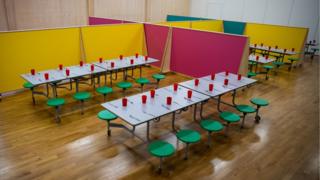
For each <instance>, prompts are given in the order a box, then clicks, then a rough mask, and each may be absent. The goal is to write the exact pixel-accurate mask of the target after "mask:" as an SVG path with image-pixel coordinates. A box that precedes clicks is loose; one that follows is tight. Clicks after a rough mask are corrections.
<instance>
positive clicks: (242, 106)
mask: <svg viewBox="0 0 320 180" xmlns="http://www.w3.org/2000/svg"><path fill="white" fill-rule="evenodd" d="M236 109H237V110H238V111H240V112H242V113H243V119H242V123H241V127H240V128H241V129H242V128H243V127H244V121H245V118H246V115H247V114H248V113H254V112H256V109H255V108H253V107H252V106H249V105H245V104H240V105H237V106H236Z"/></svg>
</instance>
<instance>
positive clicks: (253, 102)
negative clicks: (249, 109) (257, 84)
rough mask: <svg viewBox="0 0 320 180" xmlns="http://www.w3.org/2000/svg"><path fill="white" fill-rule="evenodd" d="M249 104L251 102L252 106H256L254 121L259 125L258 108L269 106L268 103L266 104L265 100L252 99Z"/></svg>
mask: <svg viewBox="0 0 320 180" xmlns="http://www.w3.org/2000/svg"><path fill="white" fill-rule="evenodd" d="M250 102H251V103H252V104H254V105H256V106H257V110H256V117H255V119H256V123H259V122H260V119H261V117H260V116H259V109H260V107H262V106H268V105H269V102H268V101H267V100H265V99H261V98H252V99H251V100H250Z"/></svg>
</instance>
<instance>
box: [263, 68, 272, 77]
mask: <svg viewBox="0 0 320 180" xmlns="http://www.w3.org/2000/svg"><path fill="white" fill-rule="evenodd" d="M263 68H264V69H265V70H266V80H268V79H269V71H270V70H271V69H273V66H271V65H264V66H263Z"/></svg>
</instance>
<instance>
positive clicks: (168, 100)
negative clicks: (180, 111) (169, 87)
mask: <svg viewBox="0 0 320 180" xmlns="http://www.w3.org/2000/svg"><path fill="white" fill-rule="evenodd" d="M171 103H172V97H170V96H168V97H167V105H171Z"/></svg>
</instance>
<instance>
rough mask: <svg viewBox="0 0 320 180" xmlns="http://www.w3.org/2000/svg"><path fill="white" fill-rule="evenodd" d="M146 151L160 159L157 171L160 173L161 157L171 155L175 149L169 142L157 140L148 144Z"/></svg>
mask: <svg viewBox="0 0 320 180" xmlns="http://www.w3.org/2000/svg"><path fill="white" fill-rule="evenodd" d="M148 151H149V153H150V154H151V155H153V156H155V157H158V158H159V159H160V165H159V172H160V173H161V171H162V161H163V158H165V157H169V156H171V155H173V153H174V151H175V149H174V147H173V146H172V145H171V144H170V143H167V142H165V141H160V140H157V141H153V142H152V143H150V144H149V146H148Z"/></svg>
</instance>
